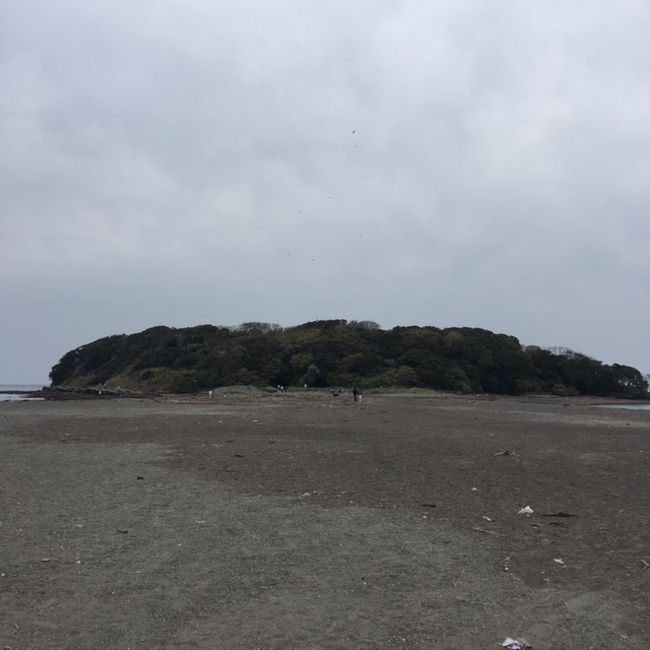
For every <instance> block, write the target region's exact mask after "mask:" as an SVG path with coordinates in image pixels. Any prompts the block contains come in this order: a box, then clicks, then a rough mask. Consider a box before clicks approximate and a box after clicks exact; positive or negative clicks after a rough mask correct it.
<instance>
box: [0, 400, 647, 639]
mask: <svg viewBox="0 0 650 650" xmlns="http://www.w3.org/2000/svg"><path fill="white" fill-rule="evenodd" d="M595 403H596V401H595V400H583V399H563V398H550V397H549V398H498V399H488V398H485V397H469V398H468V397H452V396H443V395H435V394H434V395H431V394H429V395H421V396H415V395H367V396H366V397H365V399H364V401H363V402H362V403H361V404H353V403H352V400H351V399H350V398H349V397H345V398H342V397H341V398H335V397H332V396H329V395H326V394H317V395H306V394H304V395H303V394H284V395H273V394H267V395H223V394H219V395H217V396H216V397H215V399H213V400H212V401H209V400H208V399H207V398H205V397H202V398H193V399H181V398H176V399H173V398H166V399H164V400H158V401H155V400H130V399H121V400H117V399H110V400H105V399H98V400H91V401H64V402H49V401H48V402H3V403H1V404H0V574H1V575H0V650H4V649H9V648H11V649H12V650H19V649H20V650H23V649H34V650H42V649H46V648H47V649H49V648H52V649H54V648H56V649H61V648H79V649H90V648H106V649H122V648H133V649H135V648H138V649H140V648H142V649H147V648H166V649H170V650H171V649H172V648H206V649H207V648H224V649H230V648H233V649H235V648H249V649H252V648H259V649H278V650H280V649H283V650H284V649H293V648H296V649H300V650H305V649H310V648H314V649H317V648H364V649H365V648H368V649H369V648H418V649H419V648H422V649H424V648H426V649H428V650H430V649H432V648H436V649H447V648H449V649H452V648H458V649H466V648H467V649H472V650H474V649H483V648H498V647H499V646H500V643H501V642H502V641H503V640H504V639H505V638H506V637H507V636H512V637H517V636H523V637H525V638H526V639H527V640H528V641H529V642H530V643H531V644H532V645H533V646H534V648H535V649H536V650H541V649H542V648H548V649H553V650H559V649H560V648H567V649H568V648H572V649H576V650H583V649H584V650H587V649H594V650H601V649H602V650H617V649H621V650H624V649H627V648H630V649H632V648H634V649H636V650H638V649H640V648H648V647H650V609H649V608H650V568H645V567H646V566H647V563H650V525H649V524H650V412H648V411H638V412H635V411H622V410H609V409H599V408H594V407H593V404H595ZM503 452H507V453H503ZM524 506H530V507H531V508H532V509H533V510H534V514H532V515H529V516H526V515H518V514H517V512H518V511H519V510H520V509H521V508H522V507H524ZM566 515H571V516H566ZM555 560H558V561H557V562H556V561H555ZM559 560H561V562H559Z"/></svg>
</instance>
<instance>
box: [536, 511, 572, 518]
mask: <svg viewBox="0 0 650 650" xmlns="http://www.w3.org/2000/svg"><path fill="white" fill-rule="evenodd" d="M541 516H542V517H577V516H578V515H574V514H572V513H570V512H562V511H560V512H543V513H542V514H541Z"/></svg>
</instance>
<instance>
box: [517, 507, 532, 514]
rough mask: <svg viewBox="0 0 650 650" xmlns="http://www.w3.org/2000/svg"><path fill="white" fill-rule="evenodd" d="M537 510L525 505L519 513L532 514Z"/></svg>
mask: <svg viewBox="0 0 650 650" xmlns="http://www.w3.org/2000/svg"><path fill="white" fill-rule="evenodd" d="M534 512H535V511H534V510H533V509H532V508H531V507H530V506H524V507H523V508H522V509H521V510H519V512H517V514H518V515H532V514H533V513H534Z"/></svg>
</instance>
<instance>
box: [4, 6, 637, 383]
mask: <svg viewBox="0 0 650 650" xmlns="http://www.w3.org/2000/svg"><path fill="white" fill-rule="evenodd" d="M649 27H650V4H649V3H647V2H645V1H644V0H638V1H634V0H629V1H626V0H622V1H621V2H618V3H612V2H609V1H605V0H588V1H586V0H585V1H582V0H577V1H576V2H572V3H566V2H564V1H562V2H560V1H559V0H557V1H556V0H547V1H545V2H522V1H521V0H499V1H495V0H471V1H470V0H465V1H463V0H444V1H443V0H440V1H435V0H434V1H427V0H410V1H409V0H403V1H401V2H395V1H394V0H373V1H370V0H355V1H354V2H348V1H345V2H344V1H343V0H328V1H327V2H315V1H314V2H309V1H305V0H293V1H291V0H274V1H273V2H269V1H267V0H219V1H215V0H155V1H154V0H128V2H127V1H126V0H110V1H108V0H104V1H100V0H97V1H96V2H87V0H76V1H74V0H57V2H51V1H50V0H42V1H38V0H3V1H2V2H1V3H0V228H1V231H0V279H1V282H0V310H1V314H2V315H1V317H0V383H22V382H29V383H31V382H36V383H38V382H44V381H46V380H47V375H48V372H49V370H50V368H51V366H52V365H53V364H54V363H56V362H57V361H58V359H59V358H60V357H61V356H62V355H63V354H64V353H65V352H67V351H68V350H69V349H72V348H74V347H77V346H78V345H81V344H83V343H87V342H89V341H92V340H95V339H97V338H99V337H102V336H106V335H110V334H119V333H123V332H124V333H131V332H137V331H140V330H143V329H145V328H147V327H150V326H153V325H161V324H164V325H169V326H176V327H181V326H190V325H197V324H202V323H213V324H223V325H228V324H237V323H241V322H245V321H252V320H255V321H268V322H275V323H279V324H281V325H293V324H298V323H302V322H305V321H308V320H314V319H325V318H347V319H359V320H362V319H367V320H374V321H377V322H378V323H380V324H381V325H382V326H383V327H392V326H395V325H409V324H418V325H426V324H430V325H436V326H439V327H448V326H453V325H458V326H476V327H483V328H487V329H490V330H493V331H497V332H505V333H508V334H513V335H515V336H517V337H518V338H519V339H520V340H521V341H522V343H525V344H538V345H564V346H568V347H570V348H573V349H575V350H578V351H580V352H583V353H585V354H588V355H589V356H593V357H595V358H597V359H601V360H603V361H605V362H607V363H614V362H618V363H625V364H629V365H633V366H635V367H637V368H639V370H641V371H642V372H650V345H649V344H648V330H649V325H650V299H649V288H650V246H649V244H650V210H649V208H650V39H649V38H648V33H649Z"/></svg>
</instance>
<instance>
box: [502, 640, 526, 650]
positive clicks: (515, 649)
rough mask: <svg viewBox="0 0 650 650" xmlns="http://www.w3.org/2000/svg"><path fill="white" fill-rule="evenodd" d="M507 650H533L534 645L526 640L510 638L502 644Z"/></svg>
mask: <svg viewBox="0 0 650 650" xmlns="http://www.w3.org/2000/svg"><path fill="white" fill-rule="evenodd" d="M501 645H502V646H503V647H504V648H505V649H506V650H532V647H533V646H532V645H530V643H528V641H526V639H521V638H520V639H512V638H510V637H508V638H507V639H506V640H505V641H504V642H503V643H502V644H501Z"/></svg>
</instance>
